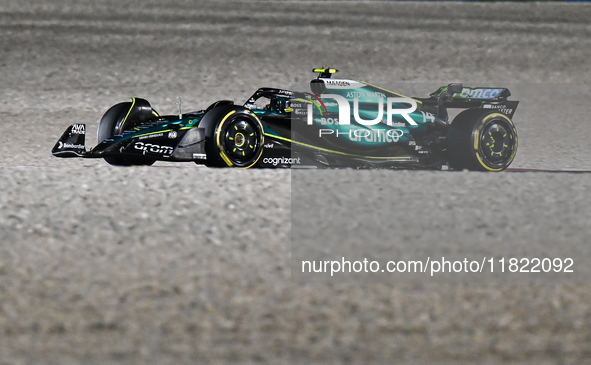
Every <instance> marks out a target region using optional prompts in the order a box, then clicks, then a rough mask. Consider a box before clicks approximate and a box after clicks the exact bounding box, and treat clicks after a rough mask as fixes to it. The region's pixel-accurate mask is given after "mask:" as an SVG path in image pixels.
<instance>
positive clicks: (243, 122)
mask: <svg viewBox="0 0 591 365" xmlns="http://www.w3.org/2000/svg"><path fill="white" fill-rule="evenodd" d="M258 134H259V133H258V131H257V128H256V126H255V124H254V122H253V121H252V120H250V119H246V118H236V119H235V120H233V121H232V122H231V123H230V124H229V125H228V127H227V128H226V132H225V134H224V152H225V153H226V155H227V156H228V157H229V158H230V159H231V160H232V162H233V163H235V164H236V165H241V164H244V163H248V162H249V161H250V160H252V158H253V157H256V153H257V150H258V147H259V140H258V139H259V135H258Z"/></svg>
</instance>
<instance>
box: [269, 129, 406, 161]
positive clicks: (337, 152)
mask: <svg viewBox="0 0 591 365" xmlns="http://www.w3.org/2000/svg"><path fill="white" fill-rule="evenodd" d="M265 136H268V137H273V138H277V139H280V140H282V141H286V142H290V143H295V144H299V145H301V146H305V147H309V148H313V149H315V150H319V151H325V152H330V153H336V154H339V155H344V156H353V157H362V158H375V159H387V160H399V161H410V160H411V158H410V157H378V156H363V155H355V154H353V153H347V152H341V151H334V150H329V149H326V148H321V147H316V146H312V145H311V144H307V143H303V142H297V141H294V140H291V139H289V138H284V137H279V136H277V135H274V134H267V133H265Z"/></svg>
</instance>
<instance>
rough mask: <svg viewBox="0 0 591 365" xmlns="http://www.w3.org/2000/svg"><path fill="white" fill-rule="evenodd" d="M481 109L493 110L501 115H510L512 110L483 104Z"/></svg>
mask: <svg viewBox="0 0 591 365" xmlns="http://www.w3.org/2000/svg"><path fill="white" fill-rule="evenodd" d="M482 108H483V109H494V110H496V111H498V112H500V113H503V114H512V113H513V109H511V108H507V106H506V105H493V104H485V105H483V106H482Z"/></svg>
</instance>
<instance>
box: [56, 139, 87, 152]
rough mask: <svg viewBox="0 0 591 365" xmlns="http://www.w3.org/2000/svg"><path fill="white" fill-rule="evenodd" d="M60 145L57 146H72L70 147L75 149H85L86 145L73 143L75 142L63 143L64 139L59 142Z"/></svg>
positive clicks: (60, 147) (62, 147) (59, 147)
mask: <svg viewBox="0 0 591 365" xmlns="http://www.w3.org/2000/svg"><path fill="white" fill-rule="evenodd" d="M58 143H59V145H58V146H57V148H58V149H60V150H61V149H64V148H70V149H75V150H83V149H84V145H83V144H73V143H63V142H62V141H59V142H58Z"/></svg>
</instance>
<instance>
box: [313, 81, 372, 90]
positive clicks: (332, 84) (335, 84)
mask: <svg viewBox="0 0 591 365" xmlns="http://www.w3.org/2000/svg"><path fill="white" fill-rule="evenodd" d="M322 80H323V81H324V85H326V87H327V88H330V89H357V88H360V87H364V86H365V85H364V84H362V83H360V82H357V81H352V80H341V79H322Z"/></svg>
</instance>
